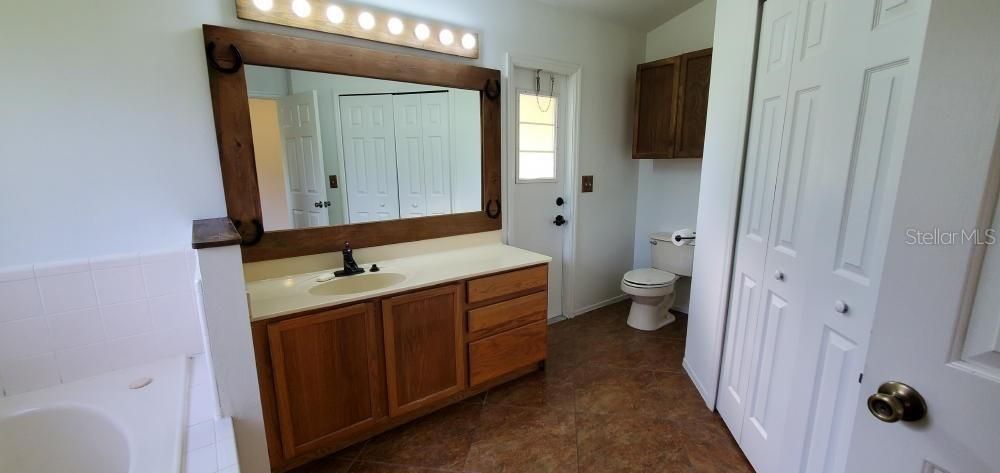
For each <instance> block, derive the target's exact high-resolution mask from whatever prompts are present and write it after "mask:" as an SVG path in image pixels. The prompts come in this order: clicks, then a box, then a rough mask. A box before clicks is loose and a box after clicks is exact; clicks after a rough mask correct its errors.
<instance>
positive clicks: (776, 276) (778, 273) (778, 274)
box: [774, 270, 785, 281]
mask: <svg viewBox="0 0 1000 473" xmlns="http://www.w3.org/2000/svg"><path fill="white" fill-rule="evenodd" d="M774 279H777V280H778V281H784V280H785V273H783V272H781V271H780V270H779V271H775V272H774Z"/></svg>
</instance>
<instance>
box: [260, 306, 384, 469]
mask: <svg viewBox="0 0 1000 473" xmlns="http://www.w3.org/2000/svg"><path fill="white" fill-rule="evenodd" d="M375 330H376V329H375V307H374V305H373V304H358V305H354V306H350V307H345V308H342V309H334V310H330V311H324V312H320V313H317V314H313V315H306V316H302V317H296V318H294V319H288V320H285V321H281V322H276V323H273V324H269V325H268V327H267V332H268V341H269V346H270V350H271V362H272V366H273V370H274V379H275V381H274V388H275V397H276V399H277V404H278V419H279V424H280V431H281V442H282V447H283V451H284V455H285V457H286V458H292V457H294V456H296V455H299V454H301V453H303V452H306V451H309V450H314V449H317V448H322V447H323V446H324V445H329V444H334V443H336V442H338V441H341V440H343V439H345V438H347V437H350V436H351V435H353V434H354V433H355V432H357V431H359V430H363V429H367V428H369V427H371V426H373V425H374V423H375V419H376V418H377V417H379V416H380V413H381V412H384V411H383V408H382V405H383V404H382V403H383V402H384V400H383V399H382V398H381V396H380V395H379V393H381V392H382V390H381V386H380V383H381V381H380V380H381V379H382V375H381V372H382V371H381V368H380V363H379V353H378V352H379V347H378V342H377V338H376V331H375Z"/></svg>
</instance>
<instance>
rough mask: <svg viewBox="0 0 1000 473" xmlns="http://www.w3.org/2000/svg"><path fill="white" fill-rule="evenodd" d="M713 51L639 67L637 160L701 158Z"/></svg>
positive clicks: (635, 130) (634, 137) (634, 140)
mask: <svg viewBox="0 0 1000 473" xmlns="http://www.w3.org/2000/svg"><path fill="white" fill-rule="evenodd" d="M711 70H712V49H711V48H709V49H703V50H700V51H693V52H690V53H686V54H682V55H680V56H674V57H670V58H666V59H660V60H657V61H652V62H647V63H645V64H639V65H638V66H637V67H636V83H635V116H634V123H633V131H632V158H633V159H670V158H700V157H702V151H703V148H704V143H705V119H706V117H707V114H708V84H709V78H710V76H711Z"/></svg>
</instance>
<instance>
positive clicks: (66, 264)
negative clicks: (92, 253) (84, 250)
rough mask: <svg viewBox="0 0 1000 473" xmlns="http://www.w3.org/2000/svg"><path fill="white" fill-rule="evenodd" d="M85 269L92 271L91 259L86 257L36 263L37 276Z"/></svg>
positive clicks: (70, 272)
mask: <svg viewBox="0 0 1000 473" xmlns="http://www.w3.org/2000/svg"><path fill="white" fill-rule="evenodd" d="M85 271H90V261H89V260H85V259H79V260H67V261H56V262H51V263H40V264H36V265H35V277H36V278H44V277H48V276H60V275H64V274H73V273H82V272H85Z"/></svg>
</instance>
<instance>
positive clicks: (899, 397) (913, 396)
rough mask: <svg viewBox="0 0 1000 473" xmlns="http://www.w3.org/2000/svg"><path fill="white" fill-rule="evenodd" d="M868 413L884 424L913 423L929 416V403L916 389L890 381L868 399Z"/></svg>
mask: <svg viewBox="0 0 1000 473" xmlns="http://www.w3.org/2000/svg"><path fill="white" fill-rule="evenodd" d="M868 411H870V412H871V413H872V415H873V416H875V418H876V419H878V420H880V421H882V422H898V421H904V422H913V421H916V420H920V419H923V418H924V416H926V415H927V403H926V402H924V397H923V396H921V395H920V393H918V392H917V390H916V389H913V388H911V387H910V386H908V385H906V384H903V383H900V382H898V381H889V382H886V383H882V385H881V386H879V387H878V392H877V393H875V394H872V395H871V396H869V397H868Z"/></svg>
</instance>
